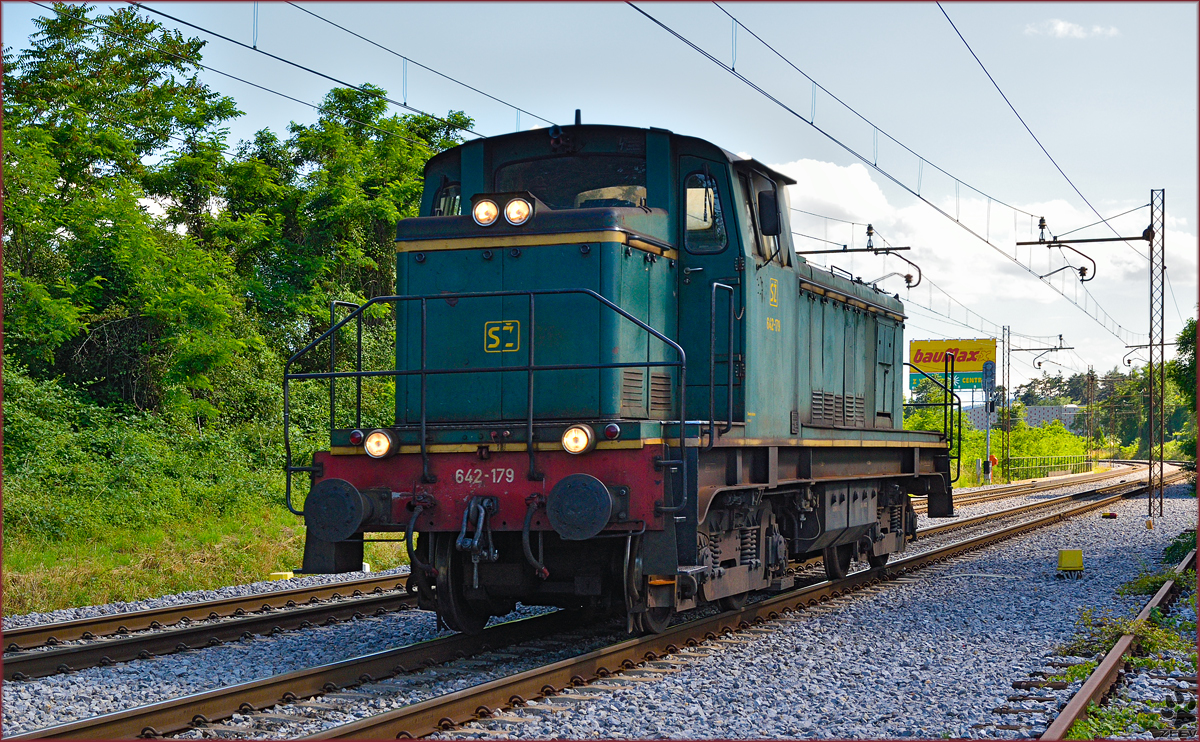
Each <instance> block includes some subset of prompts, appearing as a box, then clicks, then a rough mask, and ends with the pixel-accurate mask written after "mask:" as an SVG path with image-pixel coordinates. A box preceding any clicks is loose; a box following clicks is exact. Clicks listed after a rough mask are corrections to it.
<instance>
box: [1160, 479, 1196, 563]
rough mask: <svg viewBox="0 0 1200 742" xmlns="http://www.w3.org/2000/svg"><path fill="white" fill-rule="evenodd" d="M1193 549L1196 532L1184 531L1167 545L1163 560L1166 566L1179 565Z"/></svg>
mask: <svg viewBox="0 0 1200 742" xmlns="http://www.w3.org/2000/svg"><path fill="white" fill-rule="evenodd" d="M1192 494H1193V495H1195V485H1192ZM1195 548H1196V532H1195V531H1184V532H1183V533H1180V534H1179V535H1178V536H1176V537H1175V538H1173V539H1171V543H1169V544H1167V548H1166V549H1164V550H1163V559H1164V560H1165V561H1166V562H1167V564H1179V563H1180V562H1182V561H1183V558H1184V557H1185V556H1187V555H1188V552H1189V551H1191V550H1192V549H1195Z"/></svg>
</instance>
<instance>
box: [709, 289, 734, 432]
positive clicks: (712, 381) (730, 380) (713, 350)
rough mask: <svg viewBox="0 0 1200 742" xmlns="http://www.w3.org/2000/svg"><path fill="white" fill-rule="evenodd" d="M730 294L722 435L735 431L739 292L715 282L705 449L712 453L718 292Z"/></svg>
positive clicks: (715, 393)
mask: <svg viewBox="0 0 1200 742" xmlns="http://www.w3.org/2000/svg"><path fill="white" fill-rule="evenodd" d="M718 290H722V291H728V292H729V371H728V372H727V376H728V392H727V395H726V396H727V399H726V402H727V403H728V406H729V407H728V414H727V416H726V418H725V426H724V427H722V428H721V430H720V433H719V434H720V435H725V434H726V433H728V432H729V431H730V430H733V369H734V365H733V323H734V321H735V316H734V304H735V303H736V300H737V292H735V291H734V289H733V287H732V286H729V285H727V284H723V283H718V282H716V281H714V282H713V285H712V311H711V312H710V313H709V315H708V445H707V446H705V447H704V450H705V451H711V450H712V448H713V446H715V445H716V443H717V435H718V432H717V291H718Z"/></svg>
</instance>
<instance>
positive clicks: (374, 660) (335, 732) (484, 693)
mask: <svg viewBox="0 0 1200 742" xmlns="http://www.w3.org/2000/svg"><path fill="white" fill-rule="evenodd" d="M1140 489H1144V488H1139V489H1138V490H1134V491H1133V492H1130V493H1124V494H1120V495H1114V496H1111V497H1107V498H1104V499H1101V500H1095V501H1091V502H1087V503H1084V504H1083V505H1081V506H1080V507H1078V508H1074V509H1072V510H1070V511H1065V512H1059V513H1055V514H1052V515H1048V516H1044V517H1042V518H1039V519H1036V520H1030V521H1026V522H1025V523H1021V524H1017V525H1014V526H1010V527H1009V528H1006V529H1002V530H1000V531H995V532H992V533H987V534H983V535H980V536H976V537H973V538H969V539H966V540H964V541H959V542H957V543H955V544H951V545H948V546H945V547H942V548H940V549H936V550H933V551H930V552H926V553H924V554H919V555H915V556H912V557H908V558H906V559H902V560H900V561H897V562H894V563H892V564H889V565H887V566H886V567H883V568H882V569H880V570H865V571H861V572H856V573H854V574H852V575H850V576H848V577H846V578H845V579H842V580H838V581H836V582H821V583H817V584H815V585H810V586H807V587H804V588H800V589H798V590H793V591H790V592H788V593H785V594H782V595H779V596H775V597H773V598H768V599H766V600H763V601H761V602H758V603H754V604H752V605H750V606H748V607H746V608H744V609H741V610H739V611H730V612H726V613H723V614H720V615H717V616H714V617H710V618H704V619H697V620H694V621H689V622H686V623H683V624H680V625H678V626H676V627H674V628H671V629H668V631H667V632H665V633H663V634H659V635H654V636H647V637H642V638H638V639H629V640H626V641H623V642H619V643H617V644H614V645H612V646H610V647H607V648H604V649H601V650H597V651H594V652H589V653H587V654H585V655H582V656H581V657H576V658H573V659H569V660H563V661H561V662H556V663H553V664H551V665H548V666H546V667H543V668H538V669H534V670H529V671H527V672H523V673H520V674H518V675H514V676H511V677H507V678H502V679H499V680H495V681H491V682H489V683H485V684H483V685H479V686H476V687H474V688H469V689H465V690H462V691H458V692H456V693H452V694H449V695H445V696H440V697H438V698H434V699H430V700H427V701H423V702H420V703H417V704H412V705H410V706H406V707H404V708H402V709H398V710H396V711H392V712H388V713H385V714H381V715H379V716H375V717H371V718H368V719H363V720H360V721H357V722H353V723H351V724H345V725H341V726H337V727H333V728H331V729H327V730H324V731H322V732H321V733H319V734H317V735H313V736H312V737H311V738H312V739H331V738H382V737H385V736H386V737H393V738H394V737H401V736H406V735H407V736H412V737H419V736H424V735H426V734H430V733H432V732H435V731H438V730H439V729H443V728H448V727H452V726H455V725H459V724H463V723H466V722H468V721H472V720H474V719H477V718H480V717H482V716H486V715H488V714H490V713H491V712H492V711H493V710H495V709H499V708H504V707H509V706H513V705H518V704H520V703H523V702H524V700H525V699H526V698H533V697H539V696H544V695H548V694H552V693H555V692H557V691H558V689H560V688H565V687H569V686H572V685H578V684H581V683H584V682H587V679H589V678H596V677H605V676H607V675H610V674H614V673H617V672H619V671H620V670H621V668H623V667H624V668H628V667H632V666H635V665H636V664H637V663H639V662H642V661H645V660H648V659H656V658H657V657H658V656H660V655H666V654H670V653H672V652H676V651H678V650H679V647H681V646H685V645H689V644H695V643H698V642H699V641H703V640H704V639H705V638H709V637H715V636H716V635H718V634H721V633H729V632H732V631H735V630H737V629H739V628H744V627H748V626H749V625H751V624H754V623H764V622H766V621H768V620H771V619H773V618H777V617H779V615H780V614H781V613H783V612H788V611H792V610H795V609H798V608H803V607H805V606H810V605H815V604H817V603H819V602H823V601H827V600H829V599H830V598H833V597H838V596H840V595H844V594H848V593H850V592H852V591H854V590H857V589H860V588H863V587H866V586H869V585H874V584H878V583H880V582H882V581H883V580H884V579H886V578H890V577H897V576H900V575H902V574H906V573H908V572H911V571H914V570H918V569H921V568H923V567H927V566H930V565H932V564H935V563H937V562H941V561H945V560H946V559H949V558H950V557H952V556H955V555H957V554H960V553H965V552H967V551H971V550H975V549H979V548H983V547H985V546H988V545H990V544H992V543H995V542H998V541H1002V540H1005V539H1008V538H1011V537H1013V536H1015V535H1018V534H1020V533H1024V532H1026V531H1030V530H1033V529H1036V528H1039V527H1042V526H1045V525H1050V524H1053V523H1057V522H1059V521H1062V520H1065V519H1067V518H1069V517H1071V516H1073V515H1078V514H1080V513H1083V512H1087V511H1090V510H1094V509H1096V508H1099V507H1103V506H1104V505H1107V504H1109V503H1112V502H1116V501H1118V500H1120V499H1122V498H1124V497H1130V496H1134V495H1136V494H1137V493H1138V491H1139V490H1140ZM575 624H577V620H576V619H575V617H573V616H571V615H570V614H564V613H561V612H560V613H553V614H550V615H548V616H538V617H535V618H532V619H524V620H521V621H514V622H511V623H508V624H501V625H500V626H496V627H492V628H489V629H486V630H485V631H484V633H483V634H482V635H480V636H475V637H470V636H466V635H463V634H456V635H453V636H448V637H443V638H441V639H435V640H431V641H428V642H423V643H420V644H415V645H410V646H406V647H402V648H399V649H394V650H389V651H385V652H379V653H374V654H370V655H366V656H364V657H357V658H352V659H349V660H343V661H341V662H337V663H332V664H329V665H322V666H319V667H314V668H309V669H306V670H299V671H296V672H293V673H288V674H286V675H280V676H276V677H272V678H264V679H262V680H257V681H252V682H249V683H242V684H238V685H232V686H227V687H225V688H218V689H216V690H212V691H207V692H204V693H198V694H193V695H189V696H184V697H182V698H178V699H172V700H170V701H164V702H161V703H156V704H150V705H147V706H142V707H139V708H135V709H129V710H126V711H120V712H114V713H111V714H106V715H103V716H100V717H96V718H93V719H84V720H81V721H76V722H71V723H68V724H62V725H58V726H54V727H47V728H43V729H38V730H34V731H31V732H28V733H25V734H22V735H16V736H13V737H11V739H13V740H33V739H97V738H104V739H118V738H133V737H138V736H162V735H166V734H172V733H177V732H181V731H184V730H186V729H189V728H191V727H193V726H196V725H203V724H206V723H211V722H212V721H214V720H218V719H224V718H228V717H229V716H231V715H232V714H234V713H237V712H243V713H246V712H248V711H251V710H253V709H259V708H264V707H268V706H272V705H274V704H278V703H287V702H291V701H294V700H296V699H298V698H305V697H311V696H315V695H319V694H321V693H324V692H329V691H330V689H333V688H339V687H349V686H354V685H357V684H360V683H367V682H373V681H375V680H377V679H379V678H382V677H386V676H389V675H392V674H398V673H404V672H408V671H411V670H415V669H419V668H420V667H422V666H427V665H432V664H437V663H439V662H446V661H451V660H454V659H456V658H460V657H465V656H470V655H471V654H475V653H478V652H480V651H486V650H488V649H490V648H492V647H497V646H503V645H505V644H512V643H518V642H520V641H525V640H527V639H525V638H521V637H526V638H529V639H532V638H541V637H544V636H546V635H547V634H549V633H551V632H552V631H553V630H554V628H553V627H555V626H557V627H558V628H559V630H564V629H566V628H571V627H573V625H575Z"/></svg>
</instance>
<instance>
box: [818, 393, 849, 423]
mask: <svg viewBox="0 0 1200 742" xmlns="http://www.w3.org/2000/svg"><path fill="white" fill-rule="evenodd" d="M841 405H842V397H841V395H840V394H829V393H828V392H820V391H815V392H813V393H812V424H813V425H841V418H842V411H841Z"/></svg>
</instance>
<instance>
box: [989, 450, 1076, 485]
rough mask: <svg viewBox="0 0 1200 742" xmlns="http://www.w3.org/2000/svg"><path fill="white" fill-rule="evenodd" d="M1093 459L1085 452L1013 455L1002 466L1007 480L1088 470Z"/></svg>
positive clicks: (1053, 475) (1036, 477)
mask: <svg viewBox="0 0 1200 742" xmlns="http://www.w3.org/2000/svg"><path fill="white" fill-rule="evenodd" d="M1094 466H1095V461H1094V460H1092V459H1091V458H1089V457H1088V456H1087V455H1086V454H1080V455H1078V456H1014V457H1012V458H1011V459H1009V460H1008V466H1007V467H1002V470H1003V471H1004V475H1005V478H1006V479H1007V480H1008V481H1013V482H1015V481H1017V480H1021V479H1038V478H1041V477H1058V476H1062V475H1065V474H1083V473H1085V472H1090V471H1092V469H1093V468H1094Z"/></svg>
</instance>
